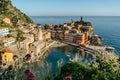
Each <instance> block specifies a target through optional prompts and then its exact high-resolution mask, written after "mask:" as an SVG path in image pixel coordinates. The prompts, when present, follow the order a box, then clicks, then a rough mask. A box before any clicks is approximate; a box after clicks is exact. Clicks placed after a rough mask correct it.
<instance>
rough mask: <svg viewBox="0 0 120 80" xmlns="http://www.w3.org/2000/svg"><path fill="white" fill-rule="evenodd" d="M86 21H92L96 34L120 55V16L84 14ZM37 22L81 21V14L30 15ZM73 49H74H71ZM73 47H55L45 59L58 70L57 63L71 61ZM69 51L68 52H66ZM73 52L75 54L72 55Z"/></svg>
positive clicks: (42, 23) (57, 23) (56, 23)
mask: <svg viewBox="0 0 120 80" xmlns="http://www.w3.org/2000/svg"><path fill="white" fill-rule="evenodd" d="M82 17H83V18H84V20H85V21H89V22H91V23H92V25H93V27H94V34H96V35H99V36H100V37H102V40H103V43H104V44H105V45H108V46H112V47H114V48H115V53H116V54H117V55H118V56H120V16H82ZM30 18H31V19H32V20H33V21H34V22H35V23H37V24H41V25H45V24H53V25H59V24H63V23H68V22H71V21H72V20H73V21H80V19H81V16H30ZM69 50H72V51H69ZM74 50H75V48H73V47H64V48H62V47H61V48H54V49H52V50H51V51H50V52H49V55H48V57H47V58H46V59H45V60H46V61H47V62H49V63H52V65H53V72H56V71H57V70H58V69H57V63H58V61H59V60H61V59H62V60H63V61H64V63H66V62H67V61H69V58H70V57H71V56H73V55H74V53H76V51H74ZM66 51H67V52H66ZM69 54H70V55H69ZM72 54H73V55H72Z"/></svg>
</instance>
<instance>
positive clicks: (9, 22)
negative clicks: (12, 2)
mask: <svg viewBox="0 0 120 80" xmlns="http://www.w3.org/2000/svg"><path fill="white" fill-rule="evenodd" d="M3 21H4V22H5V23H7V24H11V21H10V19H9V18H4V19H3Z"/></svg>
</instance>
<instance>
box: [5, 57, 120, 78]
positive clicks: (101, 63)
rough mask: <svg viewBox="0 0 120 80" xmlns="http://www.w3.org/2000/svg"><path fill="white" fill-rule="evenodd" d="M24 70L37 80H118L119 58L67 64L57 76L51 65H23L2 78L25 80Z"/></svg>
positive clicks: (119, 72)
mask: <svg viewBox="0 0 120 80" xmlns="http://www.w3.org/2000/svg"><path fill="white" fill-rule="evenodd" d="M106 56H107V58H106ZM19 64H21V62H19V63H18V65H19ZM59 66H60V65H59ZM26 69H31V70H32V71H33V72H34V73H35V75H36V77H37V80H65V77H66V76H71V77H72V80H119V79H120V58H118V57H116V56H113V55H104V57H103V56H97V58H96V60H95V61H93V62H91V63H90V65H87V64H85V63H82V62H80V61H76V62H68V63H67V64H65V65H64V66H62V67H61V68H60V69H59V72H58V74H57V75H54V74H53V73H52V71H51V69H52V65H51V64H49V63H45V62H41V64H40V63H39V62H38V63H37V64H36V63H33V64H24V65H23V66H21V67H20V66H17V67H15V68H14V69H13V70H12V71H9V72H8V73H9V74H10V75H8V73H5V74H4V76H3V77H6V78H7V77H9V78H10V77H11V78H12V79H11V80H14V79H18V80H25V78H26V76H25V73H24V71H25V70H26ZM19 74H20V75H19Z"/></svg>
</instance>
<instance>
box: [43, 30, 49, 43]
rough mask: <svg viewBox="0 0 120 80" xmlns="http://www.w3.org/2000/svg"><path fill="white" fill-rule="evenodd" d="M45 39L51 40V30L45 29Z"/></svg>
mask: <svg viewBox="0 0 120 80" xmlns="http://www.w3.org/2000/svg"><path fill="white" fill-rule="evenodd" d="M43 40H44V41H49V40H51V32H47V31H44V32H43Z"/></svg>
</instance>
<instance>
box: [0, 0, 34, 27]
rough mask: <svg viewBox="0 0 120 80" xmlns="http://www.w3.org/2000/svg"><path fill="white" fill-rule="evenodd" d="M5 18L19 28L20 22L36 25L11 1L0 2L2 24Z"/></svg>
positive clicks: (2, 0) (3, 0)
mask: <svg viewBox="0 0 120 80" xmlns="http://www.w3.org/2000/svg"><path fill="white" fill-rule="evenodd" d="M5 17H7V18H9V19H11V23H12V24H13V26H18V25H20V24H18V21H19V22H21V23H34V22H33V21H32V20H31V19H30V18H29V17H28V16H27V15H25V14H24V13H22V12H21V11H20V10H19V9H17V8H16V7H14V6H13V5H12V2H11V1H10V0H1V1H0V22H1V21H2V19H4V18H5Z"/></svg>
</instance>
